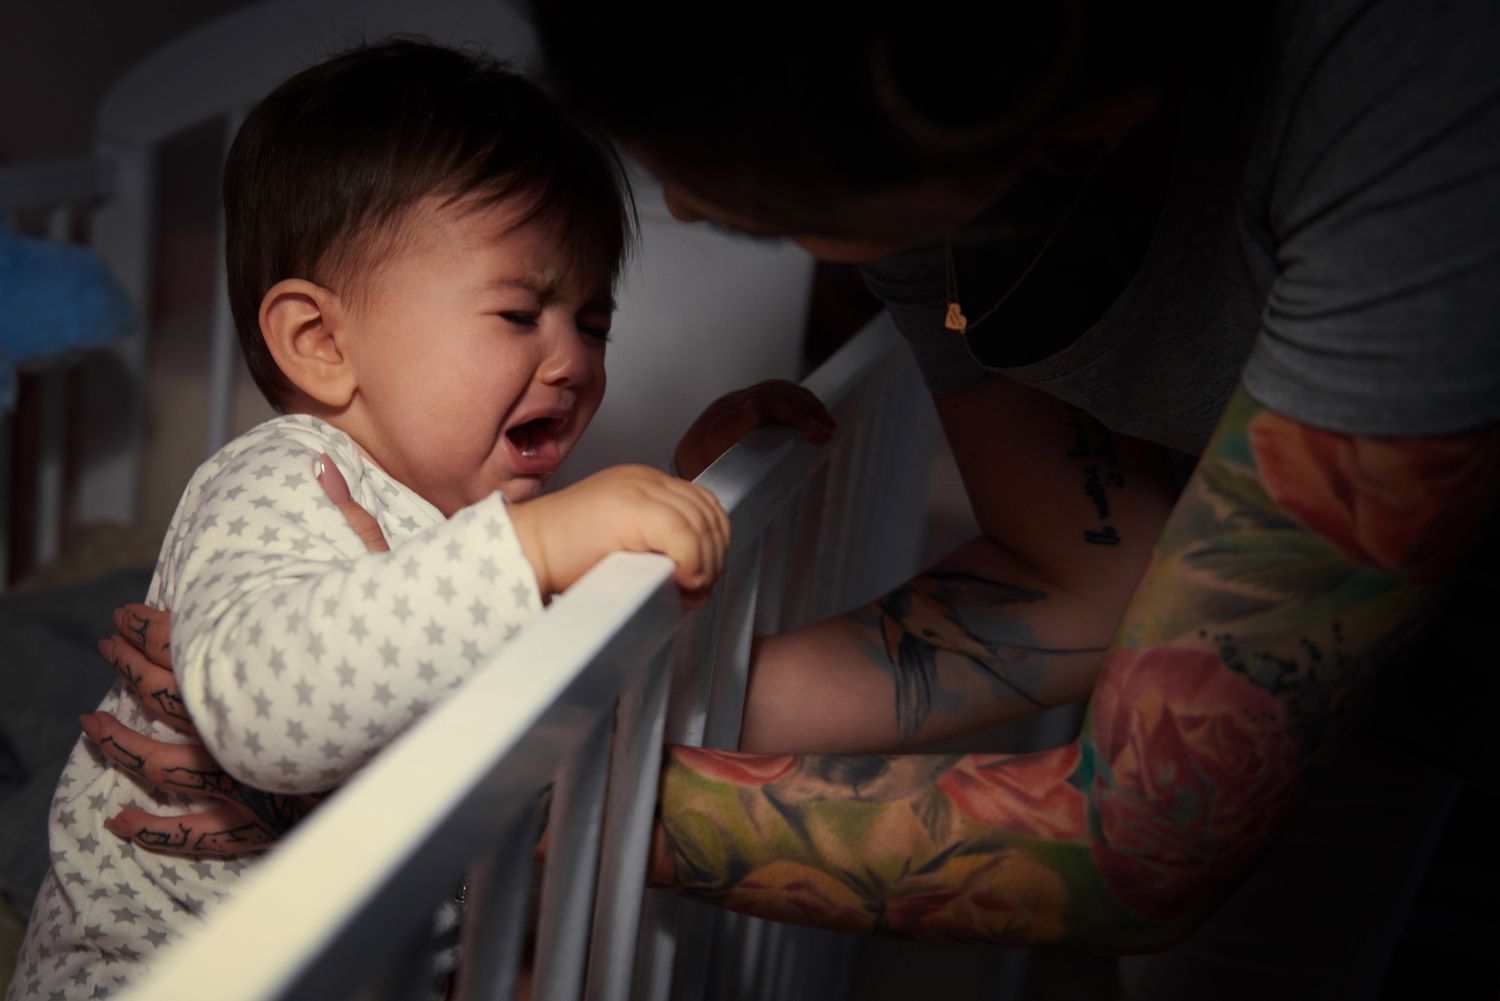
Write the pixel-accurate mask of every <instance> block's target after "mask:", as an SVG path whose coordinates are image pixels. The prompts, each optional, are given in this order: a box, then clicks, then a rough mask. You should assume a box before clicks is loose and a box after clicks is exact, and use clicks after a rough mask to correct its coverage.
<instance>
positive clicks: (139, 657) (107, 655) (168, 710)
mask: <svg viewBox="0 0 1500 1001" xmlns="http://www.w3.org/2000/svg"><path fill="white" fill-rule="evenodd" d="M99 653H100V654H102V655H103V657H104V659H105V660H107V661H109V662H110V664H111V665H112V666H113V667H114V669H115V671H116V672H117V673H118V674H119V675H120V677H121V678H123V679H125V683H126V684H127V685H129V686H130V687H131V689H132V690H133V691H134V692H135V694H136V696H137V697H138V698H139V699H140V701H141V704H142V705H144V706H145V707H146V711H147V712H149V713H150V714H151V715H152V716H153V717H155V718H156V719H159V720H161V721H162V722H163V723H165V724H167V725H168V726H170V727H171V728H172V729H174V730H176V731H177V732H178V733H180V734H183V735H184V736H187V737H194V738H196V737H197V736H198V728H197V727H195V726H193V720H192V718H191V717H190V716H188V711H187V706H185V705H183V702H182V693H181V692H180V691H179V690H178V688H177V676H176V675H175V674H173V673H172V672H171V671H169V670H168V669H167V668H165V667H160V666H158V665H156V664H153V663H152V662H151V660H150V659H149V658H148V657H147V656H146V654H145V653H143V652H142V651H140V650H138V649H136V647H135V646H134V645H133V644H132V643H131V642H130V641H129V640H127V639H126V638H125V637H123V636H111V637H110V638H109V639H107V640H100V641H99Z"/></svg>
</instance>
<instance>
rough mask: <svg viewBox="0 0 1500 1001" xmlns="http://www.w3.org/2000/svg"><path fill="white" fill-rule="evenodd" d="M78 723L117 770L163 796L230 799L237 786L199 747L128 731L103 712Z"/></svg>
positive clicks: (203, 749) (129, 729)
mask: <svg viewBox="0 0 1500 1001" xmlns="http://www.w3.org/2000/svg"><path fill="white" fill-rule="evenodd" d="M78 723H79V725H80V726H81V727H82V728H83V732H84V735H85V736H87V737H88V738H89V739H90V740H92V741H93V742H94V744H95V745H96V746H97V747H98V748H99V750H100V751H101V752H102V753H103V754H104V756H105V757H107V758H108V759H109V760H110V761H111V762H113V763H114V765H115V766H116V767H117V768H122V769H124V770H125V771H127V772H129V773H130V774H132V775H135V776H137V777H139V778H140V779H142V780H143V781H144V782H145V783H146V784H147V785H150V786H151V787H153V788H155V789H159V790H161V791H163V792H181V793H188V794H191V795H195V796H212V797H214V798H215V799H223V800H229V799H232V798H233V797H234V795H235V793H236V791H237V787H238V786H239V783H237V782H236V781H235V780H234V779H233V777H231V776H230V775H228V774H227V773H225V771H224V769H222V768H220V767H219V765H218V763H217V762H216V761H214V759H213V756H212V755H210V754H209V753H208V749H207V748H205V747H204V746H203V745H202V744H169V743H167V742H166V741H162V740H153V739H152V738H150V737H147V736H144V735H142V734H139V733H137V732H136V731H134V730H132V729H131V728H130V727H128V726H126V725H125V724H124V723H121V722H120V721H119V720H118V719H115V717H113V716H111V715H110V714H109V713H106V712H94V713H89V714H88V715H87V716H80V717H78Z"/></svg>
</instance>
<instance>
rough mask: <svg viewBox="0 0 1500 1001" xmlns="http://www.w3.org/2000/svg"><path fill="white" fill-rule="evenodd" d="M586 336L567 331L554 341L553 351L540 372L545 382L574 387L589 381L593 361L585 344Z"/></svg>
mask: <svg viewBox="0 0 1500 1001" xmlns="http://www.w3.org/2000/svg"><path fill="white" fill-rule="evenodd" d="M586 336H587V335H586V334H583V333H580V332H578V331H566V332H562V333H559V335H558V336H557V337H555V338H554V339H553V342H552V350H551V351H550V352H549V353H548V355H547V358H546V360H545V361H544V362H543V363H542V367H541V371H540V372H539V375H540V377H541V379H542V381H543V382H547V383H554V384H558V385H564V386H572V385H577V384H579V383H582V382H585V381H587V380H588V378H589V377H590V375H591V374H592V372H593V360H592V358H591V357H590V355H589V349H588V346H587V344H585V342H584V338H585V337H586Z"/></svg>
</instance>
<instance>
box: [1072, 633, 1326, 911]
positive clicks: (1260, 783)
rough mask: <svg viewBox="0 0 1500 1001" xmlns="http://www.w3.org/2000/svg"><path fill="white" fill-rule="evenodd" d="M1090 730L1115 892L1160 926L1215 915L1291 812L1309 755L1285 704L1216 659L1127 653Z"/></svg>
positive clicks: (1110, 673)
mask: <svg viewBox="0 0 1500 1001" xmlns="http://www.w3.org/2000/svg"><path fill="white" fill-rule="evenodd" d="M1176 706H1188V707H1191V708H1190V709H1188V710H1179V709H1176V708H1174V707H1176ZM1091 725H1092V732H1093V742H1094V746H1095V755H1096V758H1095V762H1094V767H1095V776H1094V806H1095V810H1096V822H1097V825H1098V831H1097V835H1096V838H1095V842H1094V857H1095V860H1096V862H1097V863H1098V866H1099V870H1100V872H1101V873H1102V875H1103V877H1104V881H1105V883H1106V884H1107V885H1108V886H1109V889H1110V892H1111V893H1112V894H1113V895H1114V896H1115V898H1116V899H1118V900H1119V901H1120V902H1121V903H1123V904H1125V905H1126V906H1127V907H1129V908H1131V909H1132V910H1134V911H1136V912H1137V913H1139V914H1142V915H1144V916H1147V917H1151V918H1156V919H1160V920H1171V919H1173V918H1176V917H1181V916H1183V915H1188V914H1192V913H1195V912H1197V911H1199V910H1201V909H1202V908H1204V907H1205V906H1208V905H1210V904H1211V903H1212V902H1213V900H1214V899H1216V898H1217V896H1218V895H1219V894H1220V893H1221V892H1222V891H1223V890H1224V889H1225V888H1226V887H1227V886H1228V885H1229V884H1230V883H1231V881H1232V880H1234V879H1235V878H1236V877H1237V875H1238V873H1240V872H1242V871H1243V870H1244V868H1245V865H1246V864H1247V863H1248V861H1249V860H1250V859H1251V858H1253V857H1254V856H1255V854H1256V853H1258V852H1259V850H1260V849H1261V847H1262V846H1263V845H1264V843H1265V842H1266V840H1267V839H1268V838H1269V836H1270V835H1271V833H1272V832H1273V831H1275V830H1277V829H1278V827H1279V823H1280V818H1281V817H1282V815H1283V814H1284V811H1285V810H1286V809H1287V807H1288V806H1289V805H1290V803H1291V799H1292V793H1293V785H1294V776H1296V775H1297V774H1298V769H1297V761H1298V753H1299V751H1298V746H1297V741H1296V738H1295V737H1294V736H1292V734H1291V730H1290V727H1289V726H1288V725H1287V723H1286V721H1285V719H1284V714H1283V709H1282V706H1281V704H1280V703H1279V702H1277V700H1276V699H1275V698H1274V697H1273V696H1272V695H1271V694H1270V693H1269V692H1267V691H1266V690H1265V689H1263V688H1260V687H1258V686H1257V685H1255V684H1254V683H1253V682H1251V681H1250V680H1249V679H1248V678H1246V677H1244V676H1243V675H1241V674H1238V673H1236V672H1234V671H1230V670H1228V669H1226V668H1225V667H1224V666H1223V664H1221V663H1220V662H1219V658H1218V657H1217V656H1215V655H1214V654H1211V653H1207V652H1204V651H1201V650H1189V649H1184V648H1180V647H1155V648H1152V649H1148V650H1144V651H1131V650H1117V651H1115V652H1113V653H1111V654H1110V658H1109V666H1108V668H1107V669H1106V671H1105V673H1104V677H1103V679H1102V680H1101V682H1100V685H1099V688H1098V691H1097V692H1096V693H1095V696H1094V705H1093V711H1092V715H1091Z"/></svg>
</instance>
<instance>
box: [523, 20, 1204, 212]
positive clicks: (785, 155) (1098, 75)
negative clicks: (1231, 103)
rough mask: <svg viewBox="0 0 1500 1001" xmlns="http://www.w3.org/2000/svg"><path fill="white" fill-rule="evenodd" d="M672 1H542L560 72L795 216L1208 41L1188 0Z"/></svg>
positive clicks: (990, 162)
mask: <svg viewBox="0 0 1500 1001" xmlns="http://www.w3.org/2000/svg"><path fill="white" fill-rule="evenodd" d="M663 6H665V5H653V4H650V3H647V4H633V3H631V4H626V3H618V2H615V0H533V2H532V5H531V16H532V19H533V21H534V23H535V25H536V27H537V31H538V34H539V37H540V40H541V43H542V51H543V57H544V60H545V69H546V73H547V76H548V78H549V81H550V82H551V83H552V84H553V85H554V87H555V90H556V92H557V93H558V94H559V96H561V97H562V98H563V99H564V100H566V101H568V102H569V103H570V104H571V105H573V106H574V107H576V108H578V109H580V110H582V111H583V112H584V113H585V114H587V115H589V116H590V117H592V118H593V119H594V120H595V121H596V122H597V123H598V124H599V125H600V126H601V127H602V128H603V129H604V130H606V131H607V132H609V133H610V134H611V135H613V136H614V137H615V138H616V139H618V140H621V141H622V142H624V143H625V144H626V146H627V148H629V147H632V145H634V146H638V147H639V148H640V149H641V150H643V151H646V152H649V154H650V155H651V157H652V158H653V164H652V165H653V166H663V167H665V168H666V169H667V172H668V174H669V175H671V176H674V177H676V178H677V179H679V180H684V181H691V182H692V184H691V185H690V186H691V187H692V188H693V189H694V190H695V192H697V193H699V194H701V195H704V196H706V197H708V198H709V199H710V200H711V201H715V202H716V203H718V204H720V205H722V206H724V207H730V208H734V209H737V210H739V211H740V213H741V214H746V215H751V214H759V215H760V216H761V217H762V219H763V220H764V221H766V222H768V223H772V224H778V223H779V224H781V225H783V226H791V227H793V231H796V229H795V227H796V226H797V224H798V223H799V222H800V221H803V220H798V219H795V218H787V217H786V216H787V214H788V213H790V214H792V215H795V214H796V212H797V211H798V208H799V205H800V207H801V208H804V209H806V210H808V212H809V214H810V218H811V217H817V216H819V215H820V214H823V215H826V212H827V206H828V204H829V203H830V202H832V201H836V200H837V199H838V198H839V197H840V196H842V195H850V194H855V195H858V194H869V193H878V192H880V191H882V190H884V189H890V188H895V187H899V186H902V185H906V184H909V183H911V182H914V181H918V180H925V181H933V180H936V181H938V182H939V183H943V182H949V181H951V182H953V183H956V184H962V183H963V182H964V180H965V178H966V177H967V176H971V175H975V174H983V173H984V172H987V171H990V170H992V169H993V168H994V167H995V166H997V165H1002V164H1006V163H1008V162H1010V161H1012V160H1013V159H1014V158H1015V157H1016V156H1017V155H1018V154H1019V153H1020V152H1021V151H1022V150H1024V149H1025V148H1026V146H1027V145H1028V143H1029V142H1030V139H1031V134H1032V133H1034V130H1035V128H1036V126H1038V125H1040V124H1043V123H1045V122H1046V121H1048V120H1049V119H1054V118H1056V117H1059V116H1061V115H1062V114H1064V113H1065V112H1067V111H1068V110H1070V109H1071V108H1072V107H1074V106H1076V105H1077V104H1078V103H1080V102H1082V101H1084V100H1086V99H1088V98H1089V97H1091V96H1103V95H1108V94H1115V93H1122V92H1124V91H1126V90H1128V89H1130V88H1132V87H1135V86H1138V85H1140V84H1141V83H1147V82H1153V83H1161V82H1168V81H1167V79H1166V78H1171V77H1174V76H1176V75H1177V74H1178V73H1179V72H1180V71H1181V69H1182V67H1183V66H1184V65H1185V64H1186V63H1188V62H1190V61H1191V60H1192V59H1194V58H1196V57H1197V55H1199V54H1198V53H1195V52H1193V51H1189V50H1187V49H1184V48H1183V47H1182V46H1180V45H1177V44H1175V40H1176V39H1177V38H1179V37H1180V35H1181V31H1180V30H1169V29H1170V28H1176V29H1184V28H1190V27H1191V25H1184V24H1180V23H1177V24H1173V23H1171V22H1175V21H1178V20H1180V18H1182V17H1184V16H1187V15H1184V14H1183V12H1182V11H1183V9H1186V8H1187V7H1188V5H1187V4H1186V3H1184V2H1182V0H1144V2H1141V3H1120V2H1119V0H1027V2H1015V0H994V2H988V3H975V2H973V0H908V2H899V3H898V2H894V0H872V2H870V3H866V4H860V5H856V6H846V7H840V8H839V11H838V13H837V14H835V13H834V12H832V11H830V10H828V9H827V8H820V7H818V6H817V5H813V7H812V8H807V7H805V6H804V8H803V9H802V10H801V11H799V12H796V13H793V8H792V7H790V6H775V7H772V8H765V9H760V8H755V7H754V6H753V5H752V7H751V8H748V9H746V10H745V11H742V12H737V14H736V16H735V17H734V19H733V21H732V23H731V22H730V21H728V20H723V21H721V22H720V19H719V16H718V15H716V16H715V17H714V18H712V19H710V18H709V17H708V16H707V15H704V17H703V19H702V21H701V22H700V21H697V20H695V19H693V18H690V17H686V16H685V15H684V14H683V10H682V9H680V8H675V7H674V9H672V10H671V11H665V10H662V9H661V8H662V7H663ZM1208 6H1214V5H1208ZM1231 6H1233V5H1232V4H1231ZM1215 9H1217V8H1215ZM710 20H712V21H715V22H720V23H709V22H710ZM1203 44H1204V46H1205V48H1206V49H1208V50H1212V48H1213V43H1212V42H1210V41H1208V40H1207V39H1204V40H1203ZM1202 55H1208V56H1211V57H1212V58H1215V59H1222V56H1223V53H1222V52H1218V53H1213V52H1211V51H1210V52H1205V53H1202ZM804 231H807V230H804ZM811 231H813V232H816V231H817V230H815V229H814V230H811Z"/></svg>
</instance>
